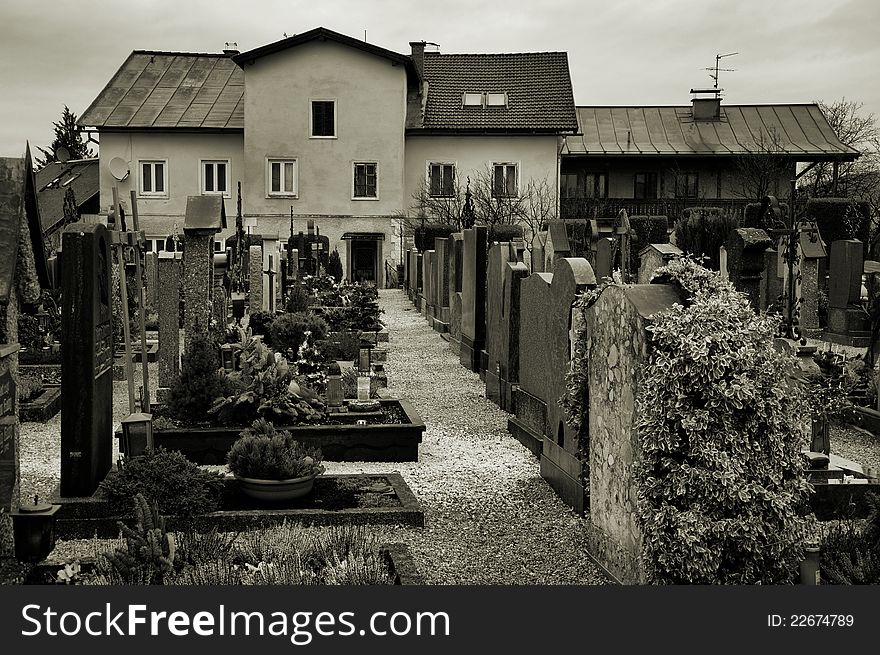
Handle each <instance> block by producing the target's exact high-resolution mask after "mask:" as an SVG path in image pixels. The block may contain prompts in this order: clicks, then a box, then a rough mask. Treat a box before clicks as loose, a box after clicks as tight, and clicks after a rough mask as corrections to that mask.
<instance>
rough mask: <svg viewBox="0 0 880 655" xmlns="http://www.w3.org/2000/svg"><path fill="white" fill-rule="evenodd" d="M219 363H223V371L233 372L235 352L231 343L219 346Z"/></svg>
mask: <svg viewBox="0 0 880 655" xmlns="http://www.w3.org/2000/svg"><path fill="white" fill-rule="evenodd" d="M220 361H221V362H222V363H223V370H224V371H234V370H235V351H234V350H233V348H232V344H231V343H224V344H223V345H222V346H220Z"/></svg>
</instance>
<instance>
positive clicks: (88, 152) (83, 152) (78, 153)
mask: <svg viewBox="0 0 880 655" xmlns="http://www.w3.org/2000/svg"><path fill="white" fill-rule="evenodd" d="M76 120H77V116H76V114H74V113H73V112H72V111H70V108H69V107H68V106H67V105H64V111H63V112H61V120H60V121H57V122H55V123H53V125H54V126H55V140H54V141H52V144H51V145H50V146H49V147H48V148H40V147H39V146H38V147H37V149H38V150H39V151H40V152H41V153H42V155H43V156H42V158H40V157H37V158H36V164H37V168H43V167H44V166H46V164H51V163H52V162H53V161H55V151H56V150H57V149H58V148H60V147H64V148H67V152H69V153H70V158H71V159H89V158H90V157H94V156H95V153H94V151H93V150H92V149H91V148H90V147H89V144H88V142H85V143H84V142H83V141H82V136H81V134H82V128H80V126H79V125H77V124H76Z"/></svg>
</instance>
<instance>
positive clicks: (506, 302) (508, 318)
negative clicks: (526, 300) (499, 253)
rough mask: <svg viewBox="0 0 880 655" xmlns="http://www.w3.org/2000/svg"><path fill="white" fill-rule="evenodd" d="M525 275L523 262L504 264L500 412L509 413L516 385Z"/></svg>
mask: <svg viewBox="0 0 880 655" xmlns="http://www.w3.org/2000/svg"><path fill="white" fill-rule="evenodd" d="M528 276H529V268H528V265H526V264H525V262H519V261H508V262H507V264H506V266H505V269H504V283H503V294H502V297H501V335H500V342H499V346H498V349H499V353H500V356H499V361H498V378H499V381H498V382H499V387H500V393H499V395H500V398H501V409H503V410H504V411H506V412H510V413H513V411H514V405H513V389H514V387H515V385H518V384H519V350H520V343H519V334H520V298H521V296H520V293H521V292H520V288H521V285H522V281H523V280H524V279H525V278H527V277H528ZM538 454H539V453H538Z"/></svg>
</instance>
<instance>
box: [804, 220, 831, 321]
mask: <svg viewBox="0 0 880 655" xmlns="http://www.w3.org/2000/svg"><path fill="white" fill-rule="evenodd" d="M798 250H799V257H800V262H799V270H800V278H801V283H800V317H799V319H800V320H799V323H800V327H801V333H802V334H803V335H804V336H807V337H819V336H821V333H822V330H821V329H820V327H819V289H820V280H823V279H824V278H823V277H822V273H821V272H820V269H821V268H822V264H824V262H825V260H826V259H827V257H828V251H827V250H826V249H825V243H824V242H823V241H822V237H821V235H820V234H819V227H818V226H817V225H816V224H815V223H810V224H807V229H805V230H803V231H802V232H801V234H800V242H799V248H798Z"/></svg>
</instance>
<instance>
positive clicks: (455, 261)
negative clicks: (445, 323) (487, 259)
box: [448, 232, 464, 355]
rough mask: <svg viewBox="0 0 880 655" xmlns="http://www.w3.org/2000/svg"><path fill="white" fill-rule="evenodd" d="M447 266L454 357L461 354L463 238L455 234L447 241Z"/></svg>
mask: <svg viewBox="0 0 880 655" xmlns="http://www.w3.org/2000/svg"><path fill="white" fill-rule="evenodd" d="M448 244H449V253H450V266H449V285H448V286H449V349H450V350H451V351H452V352H453V353H454V354H456V355H459V354H460V352H461V313H462V308H461V288H462V247H463V244H464V236H463V234H462V233H461V232H455V233H454V234H452V235H451V236H450V237H449V239H448Z"/></svg>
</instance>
